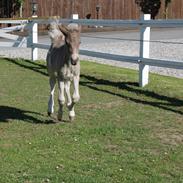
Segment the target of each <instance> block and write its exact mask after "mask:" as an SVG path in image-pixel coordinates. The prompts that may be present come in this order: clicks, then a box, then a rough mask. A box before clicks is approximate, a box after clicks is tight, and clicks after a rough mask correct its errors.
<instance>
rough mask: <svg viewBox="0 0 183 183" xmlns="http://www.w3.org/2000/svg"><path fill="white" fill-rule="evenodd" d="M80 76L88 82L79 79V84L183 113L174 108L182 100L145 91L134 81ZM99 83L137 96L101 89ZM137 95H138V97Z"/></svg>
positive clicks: (180, 105) (181, 102) (136, 101)
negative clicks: (115, 80) (116, 80)
mask: <svg viewBox="0 0 183 183" xmlns="http://www.w3.org/2000/svg"><path fill="white" fill-rule="evenodd" d="M81 78H83V79H87V80H88V81H89V82H87V81H86V82H85V81H83V82H82V81H81V82H80V84H81V85H83V86H86V87H88V88H90V89H93V90H96V91H100V92H104V93H107V94H110V95H115V96H118V97H121V98H123V99H126V100H130V101H133V102H135V103H140V104H143V105H150V106H153V107H157V108H161V109H163V110H167V111H171V112H175V113H178V114H181V115H183V111H181V110H177V109H176V108H175V107H183V100H180V99H176V98H173V97H168V96H164V95H160V94H157V93H155V92H153V91H147V90H144V89H141V88H139V87H138V86H139V85H138V83H136V82H114V81H109V80H104V79H97V78H96V77H94V76H89V75H81ZM99 85H107V86H112V87H116V88H118V89H120V90H122V91H127V92H131V93H132V94H136V96H137V97H136V98H135V97H134V96H133V97H132V95H131V96H130V95H128V96H127V95H124V94H122V93H121V92H120V93H119V92H118V93H115V92H113V91H111V90H106V89H101V88H99V87H98V86H99ZM138 96H140V97H139V98H138ZM142 97H148V99H144V100H143V98H142ZM152 100H159V101H152Z"/></svg>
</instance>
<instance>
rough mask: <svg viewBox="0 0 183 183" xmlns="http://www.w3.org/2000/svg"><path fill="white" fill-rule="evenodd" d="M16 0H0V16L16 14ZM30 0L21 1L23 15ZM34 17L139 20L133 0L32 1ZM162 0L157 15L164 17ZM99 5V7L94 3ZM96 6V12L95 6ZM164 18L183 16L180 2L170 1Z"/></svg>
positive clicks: (138, 11) (27, 12) (29, 12)
mask: <svg viewBox="0 0 183 183" xmlns="http://www.w3.org/2000/svg"><path fill="white" fill-rule="evenodd" d="M15 1H16V0H0V17H1V18H3V17H18V16H19V13H18V8H17V6H16V3H15ZM31 2H32V0H25V2H24V5H23V17H25V18H26V17H30V16H31V14H32V13H31ZM36 2H37V3H38V12H37V14H38V16H39V17H46V16H60V17H61V18H70V17H71V15H72V14H74V13H77V14H79V17H80V18H86V17H90V18H93V19H97V18H99V19H139V17H140V9H139V7H138V6H137V5H136V4H135V0H36ZM164 2H165V1H164V0H161V9H160V11H159V14H158V16H157V18H164V17H165V5H164ZM98 5H99V6H98ZM96 7H98V8H99V9H98V11H97V9H96ZM167 14H168V18H170V19H180V18H181V19H183V1H182V0H172V2H171V3H170V4H169V7H168V13H167Z"/></svg>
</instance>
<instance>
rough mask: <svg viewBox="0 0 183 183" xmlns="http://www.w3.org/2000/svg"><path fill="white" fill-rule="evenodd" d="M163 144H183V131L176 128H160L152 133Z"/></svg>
mask: <svg viewBox="0 0 183 183" xmlns="http://www.w3.org/2000/svg"><path fill="white" fill-rule="evenodd" d="M154 135H155V136H156V137H157V138H158V139H160V141H161V142H162V143H163V144H167V145H174V146H178V145H181V144H183V133H182V132H181V131H178V130H177V129H161V130H158V132H155V134H154Z"/></svg>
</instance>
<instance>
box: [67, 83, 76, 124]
mask: <svg viewBox="0 0 183 183" xmlns="http://www.w3.org/2000/svg"><path fill="white" fill-rule="evenodd" d="M70 84H71V82H70V81H66V82H65V92H66V95H67V107H68V109H69V118H70V120H71V121H72V120H74V117H75V112H74V104H73V102H72V99H71V94H70Z"/></svg>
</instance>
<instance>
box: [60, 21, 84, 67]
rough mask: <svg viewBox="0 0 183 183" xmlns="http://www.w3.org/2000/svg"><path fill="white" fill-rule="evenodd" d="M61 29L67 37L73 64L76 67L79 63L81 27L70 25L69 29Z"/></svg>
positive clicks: (64, 27) (61, 27) (63, 27)
mask: <svg viewBox="0 0 183 183" xmlns="http://www.w3.org/2000/svg"><path fill="white" fill-rule="evenodd" d="M59 29H60V30H61V32H62V33H63V34H64V35H65V42H66V44H67V45H68V48H69V53H70V55H71V64H72V65H76V64H77V62H78V61H79V45H80V33H81V27H80V26H79V25H78V24H74V23H72V24H69V25H68V26H67V27H66V26H63V25H60V26H59Z"/></svg>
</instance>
